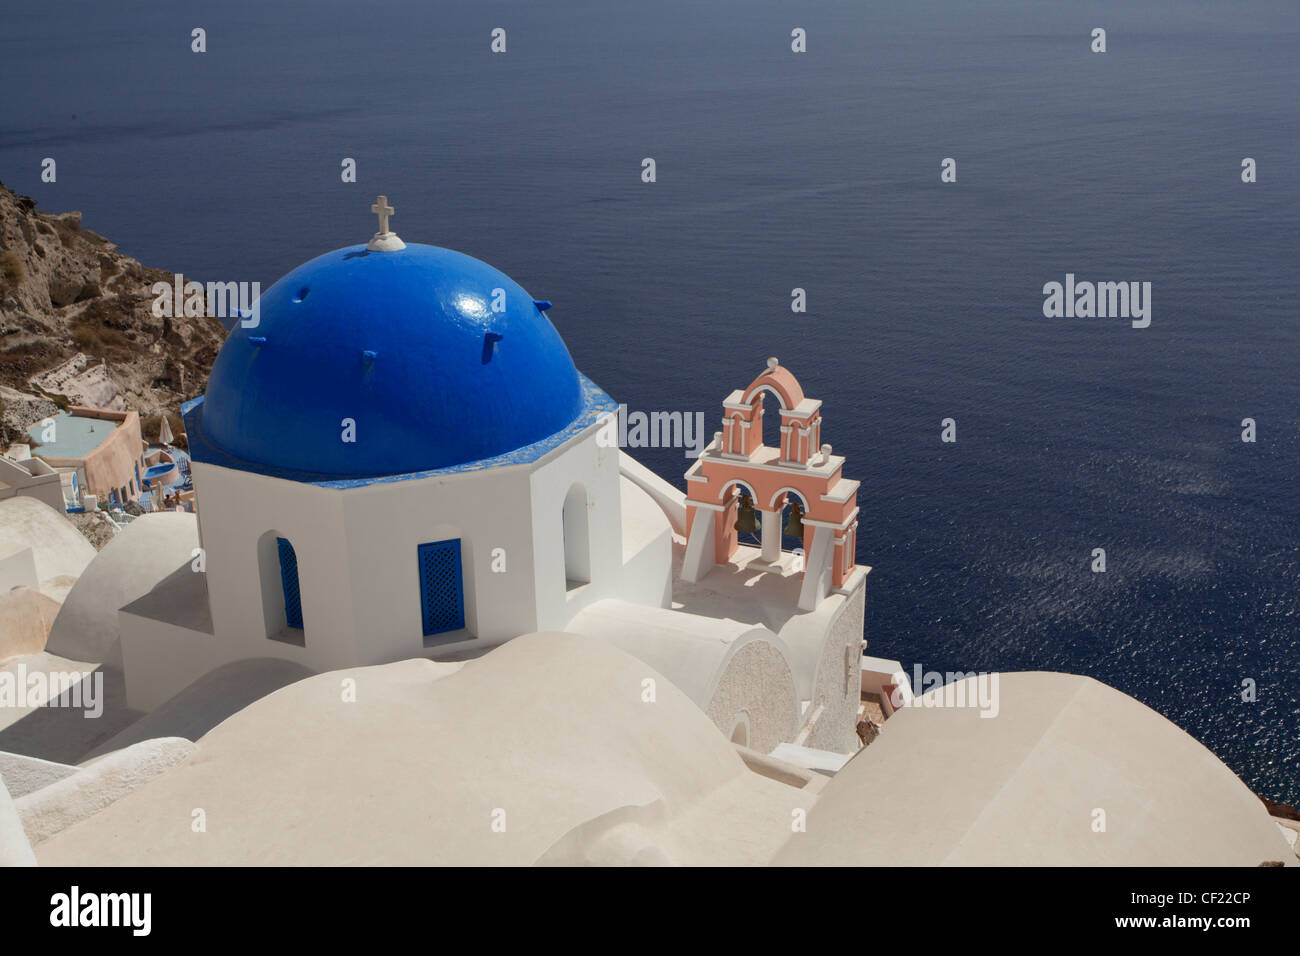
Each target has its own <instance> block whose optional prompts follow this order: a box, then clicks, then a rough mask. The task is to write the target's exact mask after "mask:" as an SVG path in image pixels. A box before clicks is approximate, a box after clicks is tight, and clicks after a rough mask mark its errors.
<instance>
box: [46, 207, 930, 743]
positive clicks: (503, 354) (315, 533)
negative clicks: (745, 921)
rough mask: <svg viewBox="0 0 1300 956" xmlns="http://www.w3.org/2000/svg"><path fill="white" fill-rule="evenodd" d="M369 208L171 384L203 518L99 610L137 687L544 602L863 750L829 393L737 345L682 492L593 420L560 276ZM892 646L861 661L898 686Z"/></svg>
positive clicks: (682, 671)
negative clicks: (156, 569)
mask: <svg viewBox="0 0 1300 956" xmlns="http://www.w3.org/2000/svg"><path fill="white" fill-rule="evenodd" d="M371 209H372V212H374V213H376V214H378V215H379V219H380V223H379V231H378V232H377V233H375V235H374V236H373V237H372V238H371V239H370V240H369V241H368V242H366V243H364V244H358V245H352V246H347V247H344V248H341V249H337V250H335V251H333V252H328V253H325V254H324V255H321V256H318V257H317V258H314V259H311V260H310V261H308V262H306V263H304V264H303V265H301V266H299V267H298V268H296V269H294V270H293V271H291V272H289V273H288V274H287V275H285V276H284V277H283V278H281V279H280V280H279V281H278V282H277V283H275V285H274V286H272V287H271V288H270V289H268V290H267V291H266V292H265V293H264V294H263V295H262V296H261V299H260V301H259V304H258V311H257V314H256V320H255V321H246V322H240V323H236V324H235V326H234V328H233V329H232V331H231V332H230V334H229V337H228V338H227V340H226V342H225V343H224V345H223V347H222V349H221V351H220V354H219V355H218V357H217V359H216V362H215V364H214V367H213V369H212V373H211V376H210V379H209V382H208V387H207V391H206V393H205V394H204V395H202V396H200V397H198V398H195V399H194V400H192V401H190V402H188V403H187V404H185V405H184V407H183V409H182V413H183V417H184V421H185V429H186V434H187V437H188V441H189V449H190V456H191V459H192V466H191V467H192V475H193V482H194V490H195V495H196V499H197V505H198V507H197V509H196V511H197V515H196V516H195V518H194V519H189V520H197V547H194V548H193V549H191V552H190V555H189V557H188V559H187V560H186V561H185V563H184V564H181V565H180V566H179V567H176V568H175V569H174V570H171V571H169V572H168V573H166V574H161V573H160V574H158V575H157V576H158V580H157V581H156V582H153V583H152V584H151V585H150V586H149V587H148V590H147V593H144V594H143V595H141V596H140V597H138V598H136V599H134V600H132V601H130V603H128V604H126V605H125V606H123V607H121V608H120V610H119V611H118V615H117V625H118V632H119V634H120V648H117V649H115V651H116V652H117V653H114V654H112V655H110V656H112V657H113V658H114V659H119V658H118V654H119V653H120V662H121V666H122V668H123V671H124V674H125V681H126V693H127V702H128V704H129V706H130V707H132V708H133V709H136V710H140V711H146V712H147V711H151V710H153V709H154V708H157V707H159V706H160V705H162V704H164V703H165V702H166V701H168V700H169V699H170V698H172V697H173V696H174V695H176V694H178V693H180V692H181V691H183V690H184V689H185V688H186V687H188V686H189V685H191V684H192V683H193V682H195V681H197V680H199V679H200V678H202V677H204V676H205V675H207V674H209V673H211V672H213V671H214V670H216V669H218V668H221V667H224V666H227V665H231V664H234V663H236V662H247V661H254V660H259V659H277V660H281V661H287V662H291V663H293V664H296V665H299V666H301V667H302V668H304V669H305V670H306V671H307V672H313V673H321V672H325V671H332V670H339V669H342V668H349V667H357V666H364V665H372V664H383V663H388V662H393V661H400V660H406V659H410V658H421V657H422V658H428V659H432V660H435V661H465V660H470V659H474V658H478V657H481V656H482V655H484V654H485V653H487V652H489V651H490V650H492V649H493V648H495V647H497V646H499V645H502V644H504V643H505V642H507V641H510V640H512V639H514V638H517V637H519V636H521V635H526V634H531V633H534V632H539V631H563V632H570V633H574V634H578V635H583V636H586V637H592V638H598V639H601V640H605V641H608V642H609V643H611V644H613V645H615V646H617V647H618V648H620V649H621V650H623V651H625V652H627V653H629V654H631V655H632V656H633V657H635V658H637V659H639V660H641V661H643V662H644V663H645V664H647V665H649V667H650V668H652V669H653V671H654V672H655V673H657V674H659V675H663V676H664V677H666V678H667V679H669V680H670V681H672V683H673V684H674V685H676V686H677V687H678V688H680V689H681V690H683V691H684V692H685V693H686V694H687V695H688V696H689V697H690V698H691V700H692V701H693V702H694V703H695V704H696V705H697V706H698V707H699V708H700V709H701V710H703V711H704V712H705V713H706V714H707V715H708V716H709V718H710V719H711V720H712V721H713V722H714V723H715V724H716V725H717V726H718V727H719V728H720V729H721V730H722V732H723V733H724V734H725V735H726V736H727V738H728V739H729V740H731V741H732V742H733V743H736V744H739V745H742V746H746V747H749V748H753V749H755V750H758V751H760V752H762V753H767V752H769V751H771V750H772V749H773V748H775V747H777V746H778V745H780V744H783V743H791V742H793V743H796V744H798V745H802V746H804V747H808V748H812V749H818V750H825V751H832V752H836V753H841V754H847V753H853V752H856V750H857V749H858V747H859V740H858V737H857V735H856V733H855V727H856V726H857V724H858V721H859V704H860V692H861V689H862V686H863V681H864V674H863V663H862V662H863V661H864V658H863V656H862V651H863V648H864V647H865V644H864V642H863V639H862V634H863V611H864V606H865V590H866V578H867V574H868V571H869V569H868V568H866V567H862V566H860V565H858V564H857V563H856V560H855V557H854V555H855V551H856V547H857V541H856V538H857V489H858V482H857V481H854V480H853V479H851V478H848V477H846V476H845V475H844V473H843V469H844V464H845V462H844V459H843V458H842V457H840V456H836V455H834V454H833V452H832V448H831V446H830V445H829V444H826V443H824V436H823V434H822V419H821V408H820V404H821V403H820V402H818V401H816V400H815V399H812V398H809V397H807V396H806V395H805V394H804V391H803V388H802V386H801V385H800V383H799V382H798V380H797V379H796V378H795V376H794V374H793V373H792V372H791V371H790V370H788V369H786V368H784V367H783V366H782V365H781V364H780V363H779V361H778V360H777V359H775V358H771V359H768V360H767V361H766V363H765V364H764V363H762V362H761V361H756V363H755V365H756V366H757V368H756V375H755V377H754V379H753V381H751V382H749V383H748V384H746V385H744V386H743V387H741V388H736V389H734V390H731V391H730V392H729V393H725V397H724V390H723V389H720V390H719V392H720V397H722V407H721V414H720V417H719V419H718V421H719V424H720V426H721V427H720V430H718V431H717V432H716V433H715V434H714V436H713V439H712V441H711V442H708V443H707V446H706V447H705V448H704V450H703V451H702V452H701V453H700V455H699V457H698V458H697V459H696V460H695V461H694V462H693V463H692V464H691V466H690V468H689V470H688V471H687V472H686V474H685V482H684V483H685V486H686V488H687V489H688V490H687V491H686V492H685V493H683V492H682V491H680V490H678V489H677V488H675V487H674V486H673V485H672V484H670V483H669V482H667V481H664V480H663V479H661V478H659V477H658V476H657V475H655V474H653V473H652V472H650V471H649V469H647V468H645V467H644V466H642V465H641V464H640V463H638V462H637V461H636V460H635V459H633V458H632V457H631V456H630V455H628V454H627V452H626V451H625V450H622V449H620V448H619V447H617V442H613V443H611V442H610V441H609V435H610V434H611V432H612V431H615V430H614V429H610V428H609V427H606V426H607V425H608V423H609V421H610V416H612V415H615V414H616V413H617V409H618V404H617V402H615V400H614V399H612V398H611V397H610V396H609V395H607V394H606V393H605V392H604V391H602V390H601V388H600V387H599V386H597V385H596V384H595V383H594V382H592V381H591V380H590V379H588V378H586V377H585V376H584V375H583V374H582V373H581V372H580V371H579V370H578V369H577V368H575V366H574V363H573V360H572V358H571V357H570V355H569V352H568V349H567V348H566V347H565V344H564V342H563V340H562V339H561V337H560V335H559V333H558V332H557V331H556V329H555V327H554V326H553V325H552V324H551V322H550V321H549V319H548V318H547V315H546V312H547V310H548V309H549V308H550V307H551V303H549V302H546V301H540V300H536V299H534V298H533V297H532V296H531V295H530V294H529V293H528V292H527V291H525V290H524V289H523V288H521V287H520V286H519V285H518V284H517V283H515V282H514V281H512V280H511V279H510V278H509V277H508V276H506V275H504V274H503V273H501V272H499V271H498V270H496V269H494V268H492V267H491V266H489V265H487V264H485V263H483V262H481V261H479V260H477V259H474V258H471V257H469V256H467V255H463V254H461V253H458V252H454V251H451V250H449V249H443V248H439V247H436V246H431V245H423V244H418V243H414V242H412V243H406V242H404V241H403V240H402V239H401V238H399V237H398V236H397V235H396V233H394V232H392V231H391V230H390V229H389V226H388V217H389V216H390V215H393V214H394V209H393V207H392V206H391V205H389V204H388V202H387V199H386V197H383V196H381V197H379V199H378V201H377V202H376V203H375V205H374V206H372V207H371ZM765 406H766V407H767V411H766V414H767V415H769V416H773V415H778V416H779V428H773V427H771V425H772V424H774V423H772V422H770V420H769V430H768V431H769V435H774V434H779V436H780V437H779V445H776V446H772V445H767V444H764V441H763V436H764V427H763V426H764V415H765ZM151 530H152V531H154V533H159V534H161V533H163V531H164V529H163V528H162V525H161V524H157V525H151V526H150V527H149V528H141V529H140V533H141V534H144V533H147V532H149V531H151ZM97 560H103V559H102V558H101V559H97ZM128 572H129V573H131V574H135V575H138V574H139V569H138V568H129V569H126V568H124V569H123V571H122V573H124V574H125V573H128ZM137 587H138V584H137ZM77 598H78V595H77V594H76V591H75V589H74V592H73V594H72V595H70V597H69V601H70V602H71V603H72V604H74V605H75V603H76V601H77ZM865 660H868V661H870V660H873V659H870V658H866V659H865ZM881 664H882V665H886V664H889V662H881ZM895 671H897V667H896V666H885V667H884V670H883V672H882V674H880V675H878V678H877V681H876V683H877V685H887V684H889V682H890V681H893V683H894V685H897V684H899V683H901V684H902V685H903V688H902V691H901V692H902V693H904V694H906V693H907V692H908V690H907V688H906V678H901V674H900V675H895V673H894V672H895ZM896 677H898V678H901V680H900V679H896Z"/></svg>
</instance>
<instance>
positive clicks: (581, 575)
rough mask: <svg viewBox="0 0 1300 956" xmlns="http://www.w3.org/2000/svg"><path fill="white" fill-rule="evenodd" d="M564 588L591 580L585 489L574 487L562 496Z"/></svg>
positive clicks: (568, 588) (572, 588)
mask: <svg viewBox="0 0 1300 956" xmlns="http://www.w3.org/2000/svg"><path fill="white" fill-rule="evenodd" d="M562 528H563V532H564V587H565V589H566V590H569V591H572V590H574V589H575V588H579V587H581V586H582V585H584V584H588V583H590V581H591V536H590V534H589V531H588V527H587V489H586V488H584V487H583V486H582V485H579V484H575V485H574V486H573V487H572V488H570V489H569V493H568V494H567V495H565V497H564V513H563V516H562Z"/></svg>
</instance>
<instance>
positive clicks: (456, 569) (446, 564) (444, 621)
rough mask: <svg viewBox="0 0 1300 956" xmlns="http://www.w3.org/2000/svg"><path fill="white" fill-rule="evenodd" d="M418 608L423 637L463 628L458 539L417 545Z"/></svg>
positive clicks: (462, 593) (463, 600) (463, 606)
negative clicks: (421, 618) (418, 573)
mask: <svg viewBox="0 0 1300 956" xmlns="http://www.w3.org/2000/svg"><path fill="white" fill-rule="evenodd" d="M419 556H420V608H421V611H422V617H423V621H424V636H425V637H429V636H431V635H433V634H444V633H446V632H447V631H459V630H460V629H461V628H463V627H464V626H465V590H464V584H463V581H462V578H461V568H460V539H459V538H451V539H449V540H447V541H431V542H429V543H428V544H422V545H420V546H419Z"/></svg>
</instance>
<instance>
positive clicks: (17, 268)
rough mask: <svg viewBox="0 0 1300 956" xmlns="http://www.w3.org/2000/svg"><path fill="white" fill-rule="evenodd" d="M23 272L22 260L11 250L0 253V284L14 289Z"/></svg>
mask: <svg viewBox="0 0 1300 956" xmlns="http://www.w3.org/2000/svg"><path fill="white" fill-rule="evenodd" d="M25 274H26V273H25V272H24V271H23V260H21V259H19V258H18V256H16V255H14V253H12V252H5V253H0V285H6V286H9V288H11V289H16V288H18V285H19V283H21V282H22V281H23V276H24V275H25Z"/></svg>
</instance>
